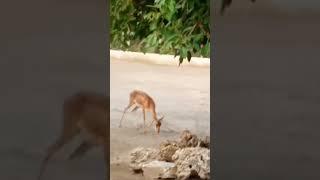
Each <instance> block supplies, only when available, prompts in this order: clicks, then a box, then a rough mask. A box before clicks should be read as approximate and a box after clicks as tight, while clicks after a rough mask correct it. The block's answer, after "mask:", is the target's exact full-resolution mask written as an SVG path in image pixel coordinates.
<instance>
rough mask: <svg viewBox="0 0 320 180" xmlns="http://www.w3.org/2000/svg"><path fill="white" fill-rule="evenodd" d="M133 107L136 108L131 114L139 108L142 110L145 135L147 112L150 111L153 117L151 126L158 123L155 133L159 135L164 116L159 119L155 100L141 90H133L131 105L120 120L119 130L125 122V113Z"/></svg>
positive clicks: (130, 99)
mask: <svg viewBox="0 0 320 180" xmlns="http://www.w3.org/2000/svg"><path fill="white" fill-rule="evenodd" d="M132 106H135V107H134V108H133V109H132V110H131V112H133V111H136V110H137V109H138V108H141V109H142V113H143V125H144V133H146V111H149V112H151V113H152V117H153V120H152V121H151V123H150V126H151V125H152V123H153V122H155V123H156V125H155V131H156V133H157V134H159V133H160V127H161V122H162V120H163V118H164V116H162V117H161V118H158V117H157V113H156V105H155V102H154V100H153V99H152V97H151V96H150V95H148V94H147V93H146V92H143V91H141V90H133V91H132V92H131V93H130V95H129V104H128V106H127V107H126V108H125V109H124V111H123V114H122V117H121V119H120V124H119V128H121V127H122V120H123V117H124V115H125V113H127V111H128V110H129V109H130V108H131V107H132Z"/></svg>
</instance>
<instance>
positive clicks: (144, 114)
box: [142, 108, 146, 133]
mask: <svg viewBox="0 0 320 180" xmlns="http://www.w3.org/2000/svg"><path fill="white" fill-rule="evenodd" d="M142 113H143V129H144V133H146V110H145V108H142Z"/></svg>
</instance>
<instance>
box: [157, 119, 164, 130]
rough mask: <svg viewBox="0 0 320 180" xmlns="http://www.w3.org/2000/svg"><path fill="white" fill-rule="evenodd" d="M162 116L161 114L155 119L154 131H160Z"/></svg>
mask: <svg viewBox="0 0 320 180" xmlns="http://www.w3.org/2000/svg"><path fill="white" fill-rule="evenodd" d="M163 118H164V116H162V117H161V118H159V119H158V120H157V121H156V132H157V133H158V134H159V133H160V127H161V122H162V120H163Z"/></svg>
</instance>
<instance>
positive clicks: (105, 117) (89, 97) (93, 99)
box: [38, 92, 110, 180]
mask: <svg viewBox="0 0 320 180" xmlns="http://www.w3.org/2000/svg"><path fill="white" fill-rule="evenodd" d="M109 107H110V102H109V97H106V96H104V95H100V94H96V93H90V92H80V93H77V94H74V95H73V96H71V97H68V98H67V99H65V101H64V104H63V128H62V132H61V134H60V137H59V138H58V139H57V140H56V141H55V142H54V143H53V144H52V145H51V146H50V147H49V148H48V150H47V154H46V156H45V158H44V159H43V161H42V164H41V169H40V174H39V176H38V180H40V179H41V178H42V175H43V173H44V171H45V168H46V166H47V164H48V161H49V160H50V159H51V158H52V156H53V155H54V154H55V153H56V152H58V151H59V150H60V149H61V148H62V147H63V146H64V145H65V144H67V143H68V142H70V141H71V140H72V139H73V138H74V137H75V136H76V135H79V134H80V133H81V132H82V133H84V134H85V135H87V138H84V140H83V141H82V143H81V144H80V145H79V146H78V147H77V148H76V149H75V151H74V152H73V153H72V154H71V155H70V156H69V159H74V158H78V157H80V156H83V155H84V154H85V153H86V152H87V151H88V150H89V149H91V148H92V147H95V146H100V147H102V148H103V151H104V156H105V165H106V166H107V165H108V164H109V159H108V158H109V147H108V146H107V145H108V144H107V142H108V138H109V126H108V125H109V120H110V117H109V114H110V109H109ZM107 175H108V174H107Z"/></svg>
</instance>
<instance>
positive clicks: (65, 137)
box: [38, 126, 79, 180]
mask: <svg viewBox="0 0 320 180" xmlns="http://www.w3.org/2000/svg"><path fill="white" fill-rule="evenodd" d="M69 127H70V126H69ZM69 127H64V129H63V132H62V135H61V136H60V137H59V138H58V139H57V140H56V142H55V143H53V144H52V145H51V146H49V148H48V150H47V154H46V156H45V158H44V159H43V161H42V163H41V168H40V173H39V176H38V180H40V179H41V178H42V175H43V173H44V171H45V168H46V166H47V164H48V162H49V160H50V159H51V158H52V156H53V155H54V154H55V153H56V152H58V151H59V150H60V149H61V148H62V147H63V146H64V145H65V144H67V143H68V142H69V141H71V139H72V138H73V137H74V136H76V135H77V134H78V133H79V130H78V129H77V128H70V129H69Z"/></svg>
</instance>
